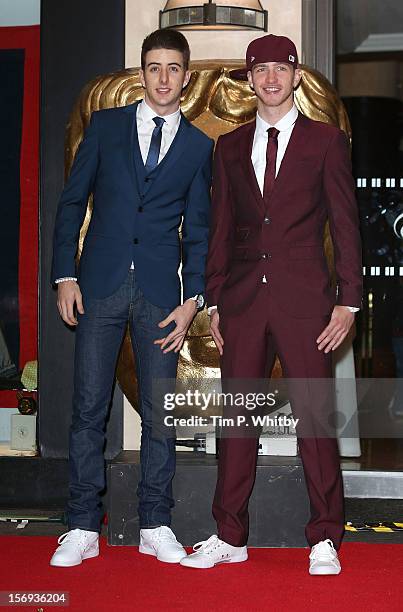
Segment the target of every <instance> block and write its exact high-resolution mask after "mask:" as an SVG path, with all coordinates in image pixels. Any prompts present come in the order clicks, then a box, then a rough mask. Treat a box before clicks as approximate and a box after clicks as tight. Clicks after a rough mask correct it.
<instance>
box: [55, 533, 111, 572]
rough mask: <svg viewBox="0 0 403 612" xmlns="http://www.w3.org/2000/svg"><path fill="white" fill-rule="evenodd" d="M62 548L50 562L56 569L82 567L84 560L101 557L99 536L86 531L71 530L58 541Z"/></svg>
mask: <svg viewBox="0 0 403 612" xmlns="http://www.w3.org/2000/svg"><path fill="white" fill-rule="evenodd" d="M57 543H58V544H60V546H59V547H58V548H57V549H56V551H55V553H54V555H53V557H52V558H51V560H50V565H54V566H56V567H72V566H73V565H80V563H82V561H83V560H84V559H92V557H98V555H99V534H98V533H97V532H96V531H85V529H71V530H70V531H67V533H64V534H63V535H61V536H60V538H59V539H58V540H57Z"/></svg>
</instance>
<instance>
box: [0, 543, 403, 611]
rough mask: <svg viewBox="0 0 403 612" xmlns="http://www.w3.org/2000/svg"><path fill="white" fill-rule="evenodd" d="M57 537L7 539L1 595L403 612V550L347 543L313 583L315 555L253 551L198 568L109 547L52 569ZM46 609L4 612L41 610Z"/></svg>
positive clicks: (183, 606)
mask: <svg viewBox="0 0 403 612" xmlns="http://www.w3.org/2000/svg"><path fill="white" fill-rule="evenodd" d="M54 546H55V539H54V538H50V537H28V536H14V537H12V536H11V537H8V536H1V537H0V561H1V573H0V590H1V591H5V590H19V591H21V590H31V591H38V590H39V591H49V590H50V591H69V592H70V606H69V607H68V608H60V607H59V608H53V607H52V608H51V607H49V606H46V605H43V606H42V607H43V610H44V611H45V612H47V611H49V610H58V609H59V610H63V609H65V610H68V611H69V612H73V611H74V612H76V611H78V612H81V611H83V612H103V611H106V610H108V611H109V612H111V611H112V612H120V611H121V610H131V611H137V610H141V611H143V610H144V611H145V612H148V611H154V610H158V611H160V612H161V611H165V610H197V611H199V610H200V611H206V612H207V611H210V610H211V611H213V612H215V611H218V612H220V611H221V610H225V611H230V610H231V611H241V610H242V611H243V612H248V611H254V610H256V611H258V610H259V611H261V610H268V611H270V612H294V611H295V612H304V611H309V612H316V611H320V612H322V611H323V612H325V611H326V612H334V611H335V612H349V611H350V610H353V611H354V612H364V610H365V611H366V612H377V611H379V612H380V611H382V612H389V611H390V612H395V611H396V612H397V611H398V610H399V612H400V611H401V610H403V581H402V571H403V546H401V545H398V544H378V545H377V544H358V543H357V544H351V543H348V544H344V545H343V548H342V552H341V555H340V558H341V561H342V565H343V571H342V573H341V574H340V576H323V577H320V576H316V577H311V576H309V575H308V573H307V554H308V550H307V549H305V550H304V549H256V548H255V549H250V560H249V561H248V562H246V563H240V564H234V565H221V566H219V567H216V568H214V569H212V570H192V569H188V568H182V567H178V566H176V565H167V564H164V563H159V562H158V561H156V559H155V558H154V557H149V556H146V555H140V554H139V552H138V550H137V548H131V547H130V548H128V547H109V546H107V545H106V541H105V539H104V538H103V539H102V544H101V555H102V556H100V557H98V558H97V559H89V560H87V561H85V562H84V563H83V564H82V565H81V566H78V567H72V568H65V569H62V568H52V567H50V566H49V565H48V561H49V556H50V554H51V553H52V552H53V549H54ZM40 607H41V606H40V605H36V606H34V607H25V608H15V607H13V608H3V607H1V608H0V610H5V609H10V610H16V609H21V610H38V608H40Z"/></svg>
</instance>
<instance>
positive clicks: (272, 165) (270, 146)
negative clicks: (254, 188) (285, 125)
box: [263, 127, 280, 200]
mask: <svg viewBox="0 0 403 612" xmlns="http://www.w3.org/2000/svg"><path fill="white" fill-rule="evenodd" d="M279 133H280V132H279V130H277V129H276V128H274V127H271V128H269V129H268V130H267V135H268V139H267V149H266V170H265V173H264V189H263V197H264V199H265V200H268V199H269V197H270V194H271V191H272V189H273V186H274V181H275V179H276V157H277V136H278V135H279Z"/></svg>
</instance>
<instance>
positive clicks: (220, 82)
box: [65, 60, 351, 409]
mask: <svg viewBox="0 0 403 612" xmlns="http://www.w3.org/2000/svg"><path fill="white" fill-rule="evenodd" d="M242 66H243V62H239V61H232V60H225V61H224V62H220V61H218V60H209V61H197V62H192V64H191V70H192V78H191V80H190V83H189V85H188V86H187V88H186V90H185V91H184V95H183V98H182V104H181V107H182V111H183V113H184V114H185V115H186V117H187V118H188V119H189V120H190V121H192V122H193V123H194V125H196V126H197V127H199V128H200V129H201V130H203V131H204V132H205V133H206V134H208V135H209V136H210V137H211V138H214V139H215V140H216V139H217V138H218V136H219V135H220V134H224V133H226V132H230V131H231V130H233V129H234V128H236V127H238V126H239V125H241V124H242V123H246V122H247V121H251V120H252V119H253V118H254V115H255V111H256V97H255V95H254V93H253V91H252V90H251V89H250V87H249V84H248V83H247V82H244V81H235V80H233V79H231V77H230V76H229V72H230V71H231V70H234V69H236V68H240V67H242ZM301 69H302V75H303V76H302V80H301V84H300V85H299V87H298V88H297V90H296V93H295V99H296V104H297V106H298V108H299V110H300V111H301V112H302V113H304V114H305V115H306V116H307V117H310V118H311V119H315V120H319V121H324V122H325V123H330V124H332V125H337V126H339V127H340V128H341V129H342V130H344V131H345V132H346V133H347V135H348V136H349V138H351V132H350V124H349V120H348V117H347V113H346V111H345V109H344V106H343V104H342V102H341V100H340V98H339V96H338V94H337V92H336V90H335V89H334V88H333V87H332V85H331V84H330V83H329V81H328V80H327V79H326V78H325V77H324V76H323V75H321V74H320V73H319V72H317V71H315V70H313V69H311V68H308V67H306V66H301ZM142 97H143V89H142V86H141V83H140V79H139V69H138V68H135V69H128V70H123V71H121V72H116V73H112V74H107V75H103V76H100V77H97V78H96V79H94V80H93V81H91V82H90V83H88V84H87V85H86V86H85V87H84V89H83V90H82V92H81V94H80V96H79V99H78V100H77V103H76V105H75V107H74V109H73V112H72V114H71V117H70V121H69V123H68V126H67V134H66V162H65V169H66V176H67V175H68V173H69V171H70V168H71V165H72V163H73V159H74V155H75V153H76V150H77V147H78V145H79V143H80V141H81V139H82V137H83V133H84V129H85V128H86V127H87V125H88V123H89V120H90V117H91V113H92V112H93V111H94V110H99V109H102V108H111V107H115V106H125V105H127V104H131V103H133V102H135V101H136V100H139V99H141V98H142ZM91 212H92V201H91V198H90V200H89V203H88V208H87V214H86V217H85V220H84V223H83V226H82V228H81V233H80V243H79V253H78V256H79V255H80V253H81V249H82V244H83V241H84V238H85V234H86V232H87V228H88V224H89V222H90V219H91ZM324 240H325V249H326V255H327V257H328V263H329V267H330V269H331V270H333V257H332V245H331V240H330V235H329V231H328V230H327V231H326V233H325V237H324ZM178 376H179V377H180V378H193V379H194V378H197V379H208V378H218V377H219V376H220V370H219V356H218V351H217V349H216V348H215V345H214V342H213V340H212V338H211V336H210V334H209V325H208V316H207V311H206V310H204V311H203V312H201V313H199V314H198V315H197V316H196V318H195V320H194V321H193V324H192V326H191V327H190V329H189V332H188V335H187V338H186V340H185V342H184V345H183V348H182V351H181V354H180V359H179V369H178ZM273 376H281V366H280V364H279V362H278V361H276V365H275V367H274V372H273ZM117 378H118V381H119V384H120V386H121V388H122V390H123V392H124V394H125V395H126V397H127V398H128V400H129V401H130V403H131V404H132V406H133V407H134V408H136V409H137V384H136V376H135V364H134V357H133V351H132V346H131V341H130V336H129V334H128V333H127V334H126V337H125V339H124V342H123V345H122V349H121V352H120V356H119V361H118V367H117Z"/></svg>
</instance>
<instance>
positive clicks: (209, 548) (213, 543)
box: [193, 535, 222, 555]
mask: <svg viewBox="0 0 403 612" xmlns="http://www.w3.org/2000/svg"><path fill="white" fill-rule="evenodd" d="M221 545H222V540H220V539H219V537H218V536H217V535H212V536H210V537H209V539H208V540H202V541H201V542H197V543H196V544H195V545H194V546H193V550H194V551H195V552H200V553H205V554H206V555H209V554H210V553H212V552H213V551H214V550H216V549H217V548H219V547H220V546H221Z"/></svg>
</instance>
